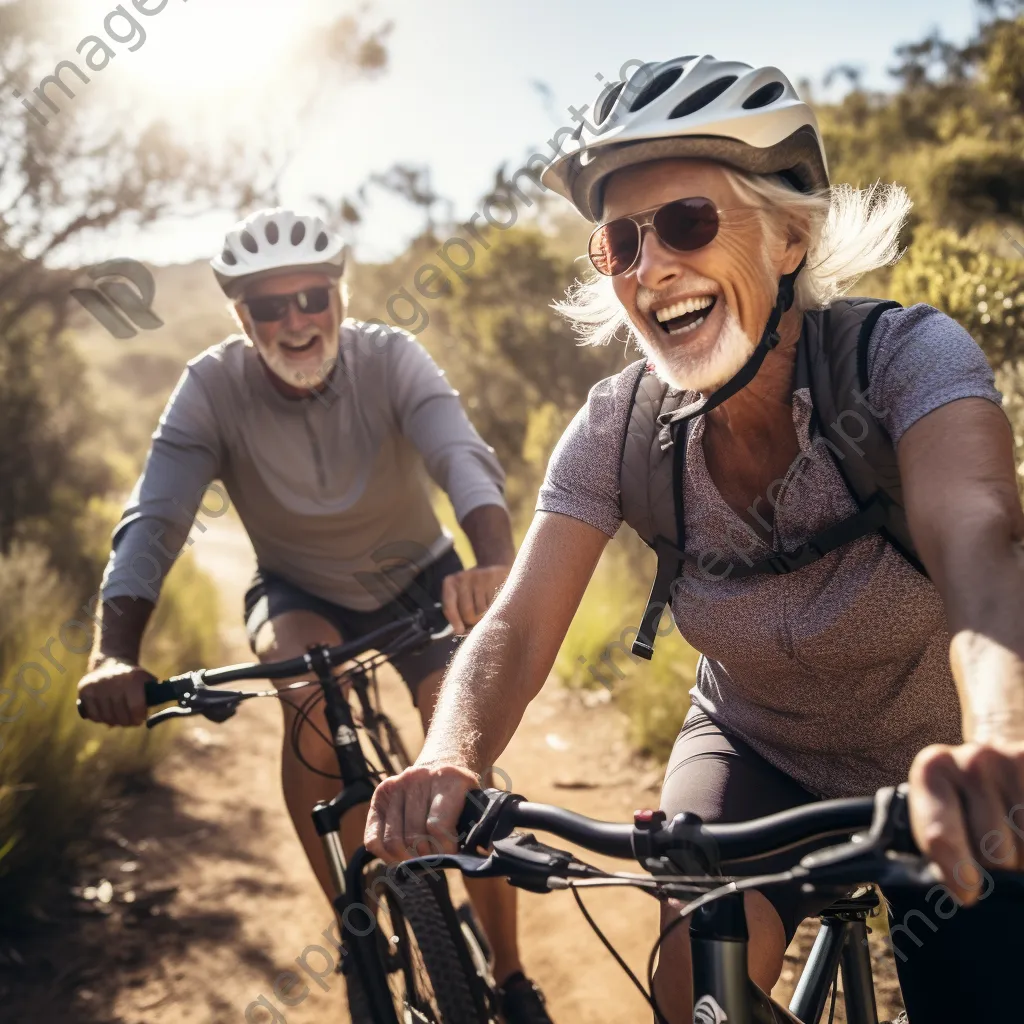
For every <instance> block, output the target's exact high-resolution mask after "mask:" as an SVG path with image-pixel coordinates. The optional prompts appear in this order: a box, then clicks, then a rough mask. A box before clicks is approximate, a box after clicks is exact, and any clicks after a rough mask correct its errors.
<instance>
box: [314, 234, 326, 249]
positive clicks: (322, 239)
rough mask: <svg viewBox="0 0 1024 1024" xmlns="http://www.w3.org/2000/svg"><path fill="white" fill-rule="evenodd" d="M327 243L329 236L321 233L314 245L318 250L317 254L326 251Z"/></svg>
mask: <svg viewBox="0 0 1024 1024" xmlns="http://www.w3.org/2000/svg"><path fill="white" fill-rule="evenodd" d="M327 243H328V238H327V234H326V233H325V232H323V231H321V232H320V234H319V235H317V236H316V242H315V243H314V244H313V248H314V249H316V251H317V252H323V251H324V249H326V248H327Z"/></svg>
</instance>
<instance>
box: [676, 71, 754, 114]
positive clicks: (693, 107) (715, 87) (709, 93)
mask: <svg viewBox="0 0 1024 1024" xmlns="http://www.w3.org/2000/svg"><path fill="white" fill-rule="evenodd" d="M736 78H737V76H736V75H729V76H727V77H725V78H719V79H716V80H715V81H714V82H708V84H707V85H702V86H701V87H700V88H699V89H697V90H696V91H695V92H692V93H691V94H690V95H689V96H687V97H686V99H685V100H683V102H682V103H680V104H679V106H678V107H676V108H675V110H673V111H672V113H671V114H669V115H668V116H669V119H670V120H671V119H672V118H675V117H687V116H689V115H690V114H695V113H696V112H697V111H698V110H703V109H704V107H706V106H707V105H708V104H709V103H711V102H713V101H714V100H717V99H718V97H719V96H721V95H722V93H723V92H725V90H726V89H728V88H729V86H730V85H732V84H733V82H735V81H736Z"/></svg>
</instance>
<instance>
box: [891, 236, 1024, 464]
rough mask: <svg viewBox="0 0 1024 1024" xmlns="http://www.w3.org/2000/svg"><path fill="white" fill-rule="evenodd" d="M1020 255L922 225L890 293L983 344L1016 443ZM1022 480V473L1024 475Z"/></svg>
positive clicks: (1022, 306) (1022, 364)
mask: <svg viewBox="0 0 1024 1024" xmlns="http://www.w3.org/2000/svg"><path fill="white" fill-rule="evenodd" d="M1019 267H1020V259H1019V258H1017V257H1016V256H1013V257H1009V258H1005V257H1002V256H999V255H996V254H995V253H994V252H992V251H991V250H990V249H989V248H987V247H986V246H984V245H983V244H982V242H980V241H978V240H975V239H974V238H971V237H961V236H959V235H957V234H956V233H955V232H953V231H950V230H947V229H944V228H932V227H922V228H919V229H918V230H917V232H916V233H915V235H914V242H913V245H911V246H910V248H909V250H908V252H907V253H906V255H905V256H904V257H903V259H902V260H900V262H899V263H897V264H896V266H895V268H894V269H893V272H892V277H891V280H890V283H889V288H888V292H889V295H890V296H891V297H892V298H894V299H896V300H897V301H899V302H902V303H903V304H904V305H911V304H913V303H914V302H927V303H928V304H929V305H932V306H935V307H937V308H938V309H941V310H942V311H943V312H945V313H947V314H948V315H949V316H951V317H952V318H953V319H954V320H956V321H958V322H959V323H960V324H962V325H963V326H964V327H965V328H966V330H967V331H968V332H969V333H970V334H971V336H972V337H973V338H974V339H975V341H977V342H978V344H979V345H981V347H982V348H983V349H984V350H985V355H986V356H988V360H989V362H990V363H991V365H992V367H993V369H994V370H995V375H996V384H997V385H998V387H999V388H1000V390H1001V391H1002V392H1003V396H1004V397H1003V407H1004V409H1005V410H1006V414H1007V416H1009V418H1010V422H1011V423H1012V425H1013V429H1014V436H1015V440H1016V443H1017V446H1018V449H1020V448H1022V447H1024V283H1022V282H1021V279H1020V270H1019ZM1022 483H1024V475H1022Z"/></svg>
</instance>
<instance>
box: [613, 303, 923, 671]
mask: <svg viewBox="0 0 1024 1024" xmlns="http://www.w3.org/2000/svg"><path fill="white" fill-rule="evenodd" d="M899 308H901V307H900V304H899V303H898V302H887V301H881V300H878V299H863V298H850V299H840V300H838V301H836V302H834V303H833V304H832V305H831V307H829V308H828V309H824V310H812V311H810V312H807V313H805V314H804V325H803V333H802V335H801V337H800V341H799V343H798V348H797V357H796V380H795V389H796V390H799V389H801V388H809V389H810V393H811V402H812V404H813V407H814V413H813V416H812V419H811V427H810V431H811V437H812V438H813V437H814V436H815V434H816V433H817V434H819V435H820V436H821V438H822V440H823V443H824V444H825V445H826V446H827V447H828V449H829V451H830V452H831V454H832V456H833V458H834V460H835V463H836V465H837V466H838V467H839V472H840V474H841V475H842V477H843V480H844V481H845V483H846V486H847V488H848V490H849V492H850V494H851V496H852V497H853V499H854V500H855V501H856V503H857V507H858V511H857V512H856V513H854V514H853V515H852V516H849V517H848V518H847V519H844V520H841V521H840V522H838V523H836V524H834V525H833V526H830V527H828V528H827V529H825V530H822V531H820V532H819V533H816V534H815V535H814V536H813V537H811V538H810V539H808V540H807V541H805V542H804V543H803V544H801V545H799V546H798V547H796V548H794V549H792V550H790V551H785V550H783V551H773V552H771V553H770V554H769V555H767V556H766V557H764V558H762V559H761V560H760V561H757V562H754V561H751V560H750V559H749V558H746V557H745V556H744V557H743V561H742V562H741V563H740V564H738V565H737V564H735V563H733V565H732V566H731V567H730V569H729V570H728V571H727V572H725V573H723V574H721V578H725V577H726V576H728V577H729V578H730V579H742V578H744V577H747V576H753V575H758V574H773V575H785V574H787V573H791V572H796V571H798V570H799V569H802V568H803V567H804V566H806V565H810V564H811V563H812V562H816V561H817V560H818V559H819V558H821V557H822V556H823V555H826V554H828V552H830V551H834V550H835V549H836V548H839V547H842V546H843V545H844V544H848V543H850V541H853V540H856V539H858V538H860V537H864V536H866V535H868V534H870V533H875V532H877V533H880V534H881V535H882V536H883V537H885V539H886V540H887V541H889V542H890V543H891V544H892V545H893V546H894V547H895V548H896V549H897V550H898V551H899V552H900V553H901V554H902V555H903V556H904V557H905V558H906V559H907V561H908V562H910V564H911V565H913V566H914V568H915V569H917V570H918V571H919V572H922V573H923V572H924V567H923V566H922V565H921V562H920V560H919V559H918V557H917V553H916V551H915V549H914V544H913V541H912V540H911V537H910V530H909V528H908V526H907V516H906V511H905V510H904V507H903V489H902V486H901V484H900V473H899V465H898V464H897V461H896V449H895V447H894V446H893V443H892V440H891V438H890V437H889V435H888V433H887V432H886V430H885V428H884V427H883V426H882V424H881V423H880V422H879V420H878V413H877V412H876V411H874V410H873V408H872V406H871V404H870V402H869V401H868V399H867V391H868V344H869V342H870V340H871V334H872V331H873V330H874V328H875V324H876V323H877V322H878V318H879V317H880V316H881V315H882V313H884V312H885V311H886V310H888V309H899ZM623 373H624V374H627V375H631V377H630V378H629V379H631V383H632V395H633V401H632V407H631V410H630V415H629V420H628V422H627V424H626V430H625V433H624V434H623V438H622V452H621V457H620V460H619V502H620V505H621V509H622V517H623V519H624V520H625V522H627V523H628V524H629V525H630V526H631V527H632V528H633V529H634V530H635V531H636V532H637V533H638V534H639V535H640V537H641V539H642V540H643V541H644V542H645V543H646V544H647V545H648V546H650V547H651V548H653V549H654V551H655V552H656V553H657V556H658V570H657V575H656V577H655V580H654V585H653V587H652V589H651V596H650V598H649V599H648V601H647V609H646V611H645V612H644V617H643V621H642V623H641V624H640V628H639V630H638V631H637V636H636V639H635V641H634V642H633V653H634V654H636V655H638V656H639V657H642V658H646V659H648V660H649V659H650V658H651V657H652V656H653V654H654V638H655V632H656V630H657V626H658V621H659V619H660V618H661V613H662V612H663V611H664V609H665V608H666V606H667V605H668V604H669V602H670V598H671V595H670V588H671V585H672V582H673V581H674V580H675V579H677V578H678V577H679V576H681V575H682V573H683V566H684V563H685V562H687V561H692V559H690V558H688V556H687V555H686V553H685V549H686V537H685V528H684V516H683V479H684V476H685V472H686V425H687V423H688V422H689V421H690V420H692V419H693V417H695V416H697V415H699V414H700V411H701V405H702V402H701V399H700V395H699V394H697V393H696V392H692V391H678V390H676V389H674V388H670V387H669V386H668V385H667V384H665V383H664V382H662V381H660V380H659V379H658V378H657V377H656V376H655V375H654V373H652V372H651V371H650V368H649V367H648V365H647V362H646V360H643V359H641V360H639V361H638V362H636V363H634V364H633V365H632V366H629V367H627V368H626V369H625V370H624V371H623Z"/></svg>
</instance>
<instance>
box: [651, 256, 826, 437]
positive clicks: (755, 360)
mask: <svg viewBox="0 0 1024 1024" xmlns="http://www.w3.org/2000/svg"><path fill="white" fill-rule="evenodd" d="M806 262H807V257H806V256H805V257H804V258H803V259H802V260H801V261H800V266H798V267H797V268H796V270H794V271H793V272H792V273H790V274H786V275H784V276H783V277H782V278H781V279H780V280H779V291H778V295H777V297H776V299H775V308H774V309H773V310H772V315H771V316H770V317H768V323H767V324H766V325H765V329H764V333H763V334H762V335H761V340H760V341H759V342H758V343H757V345H756V347H755V348H754V351H753V352H751V354H750V358H749V359H748V360H747V361H746V362H745V363H744V364H743V365H742V366H741V367H740V368H739V370H737V371H736V373H735V374H733V376H732V377H730V378H729V380H727V381H726V382H725V383H724V384H723V385H722V386H721V387H720V388H719V389H718V390H717V391H714V392H712V393H711V394H710V395H709V396H708V398H707V400H706V401H704V402H702V403H700V404H699V405H698V406H697V407H696V408H695V407H694V406H693V405H689V406H684V407H683V408H680V409H677V410H676V411H675V412H674V413H672V414H670V415H669V416H668V417H667V418H666V420H664V421H662V420H660V418H659V422H662V423H663V424H665V423H670V424H671V429H672V435H673V440H674V439H675V433H676V431H677V430H678V429H679V427H680V426H681V424H683V423H684V422H685V421H686V420H689V419H692V418H693V417H694V416H699V415H702V414H703V413H707V412H710V411H711V410H712V409H714V408H716V407H717V406H719V405H721V404H722V403H723V402H727V401H728V400H729V399H730V398H732V396H733V395H735V394H736V392H737V391H740V390H742V389H743V388H745V387H746V386H747V385H748V384H749V383H750V382H751V381H752V380H753V379H754V378H755V377H756V376H757V371H758V370H760V369H761V364H762V363H763V362H764V360H765V357H766V356H767V355H768V353H769V352H771V350H772V349H773V348H775V347H776V345H778V344H779V341H780V338H779V323H780V322H781V321H782V317H783V314H784V313H786V312H787V311H788V310H789V309H790V308H792V305H793V298H794V290H795V287H796V278H797V275H798V274H799V273H800V271H801V270H803V269H804V264H806Z"/></svg>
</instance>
